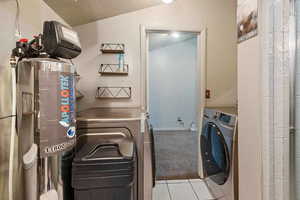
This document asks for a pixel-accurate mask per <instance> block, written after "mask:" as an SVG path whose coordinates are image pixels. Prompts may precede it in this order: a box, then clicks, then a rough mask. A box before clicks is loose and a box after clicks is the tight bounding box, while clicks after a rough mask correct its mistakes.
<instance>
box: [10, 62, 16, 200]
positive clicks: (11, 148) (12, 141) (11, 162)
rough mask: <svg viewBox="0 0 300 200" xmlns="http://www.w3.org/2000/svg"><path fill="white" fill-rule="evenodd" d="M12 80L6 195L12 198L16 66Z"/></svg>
mask: <svg viewBox="0 0 300 200" xmlns="http://www.w3.org/2000/svg"><path fill="white" fill-rule="evenodd" d="M11 81H12V116H13V117H12V118H11V135H10V156H9V175H8V176H9V177H8V195H9V196H8V197H9V200H13V193H14V191H13V173H14V149H15V135H16V87H17V86H16V68H15V67H12V68H11Z"/></svg>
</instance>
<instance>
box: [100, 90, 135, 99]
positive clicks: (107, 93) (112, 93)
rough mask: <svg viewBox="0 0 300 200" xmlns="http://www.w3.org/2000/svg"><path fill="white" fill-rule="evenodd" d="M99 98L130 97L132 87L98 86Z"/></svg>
mask: <svg viewBox="0 0 300 200" xmlns="http://www.w3.org/2000/svg"><path fill="white" fill-rule="evenodd" d="M96 98H98V99H130V98H131V87H98V88H97V93H96Z"/></svg>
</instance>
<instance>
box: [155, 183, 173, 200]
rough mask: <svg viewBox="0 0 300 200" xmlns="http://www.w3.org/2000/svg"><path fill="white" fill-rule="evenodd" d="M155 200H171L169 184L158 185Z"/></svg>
mask: <svg viewBox="0 0 300 200" xmlns="http://www.w3.org/2000/svg"><path fill="white" fill-rule="evenodd" d="M153 200H171V199H170V195H169V190H168V186H167V184H157V185H156V186H155V188H154V189H153Z"/></svg>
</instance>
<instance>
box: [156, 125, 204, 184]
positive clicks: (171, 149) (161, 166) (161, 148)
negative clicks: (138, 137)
mask: <svg viewBox="0 0 300 200" xmlns="http://www.w3.org/2000/svg"><path fill="white" fill-rule="evenodd" d="M154 141H155V155H156V177H157V179H159V180H163V179H188V178H198V135H197V133H196V132H191V131H154Z"/></svg>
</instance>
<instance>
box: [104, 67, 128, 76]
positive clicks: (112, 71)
mask: <svg viewBox="0 0 300 200" xmlns="http://www.w3.org/2000/svg"><path fill="white" fill-rule="evenodd" d="M128 71H129V66H128V64H123V65H120V64H101V65H100V68H99V74H101V75H124V76H126V75H128Z"/></svg>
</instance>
